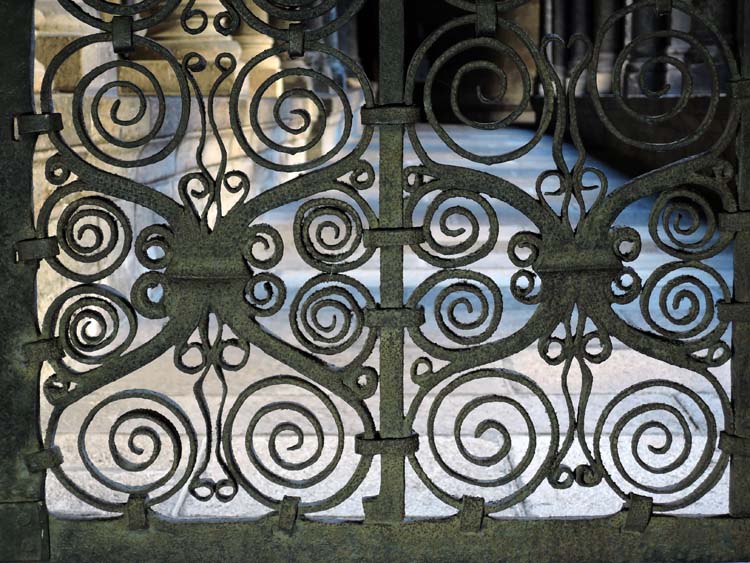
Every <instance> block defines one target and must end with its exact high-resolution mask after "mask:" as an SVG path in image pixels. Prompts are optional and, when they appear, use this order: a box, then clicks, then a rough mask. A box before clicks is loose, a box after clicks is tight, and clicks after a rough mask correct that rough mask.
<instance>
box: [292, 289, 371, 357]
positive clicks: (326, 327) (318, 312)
mask: <svg viewBox="0 0 750 563" xmlns="http://www.w3.org/2000/svg"><path fill="white" fill-rule="evenodd" d="M373 306H374V301H373V299H372V296H371V295H370V292H369V291H368V290H367V288H366V287H365V286H364V285H363V284H361V283H360V282H358V281H357V280H355V279H353V278H349V277H347V276H343V275H320V276H316V277H314V278H313V279H311V280H309V281H308V282H307V283H306V284H305V285H303V286H302V287H301V288H300V289H299V291H298V292H297V295H296V297H295V298H294V301H293V302H292V305H291V309H290V312H289V322H290V324H291V327H292V331H293V333H294V335H295V337H296V338H297V340H298V341H299V343H300V344H302V345H303V346H304V347H305V348H307V349H308V350H310V351H311V352H314V353H316V354H325V355H334V354H340V353H342V352H344V351H346V350H348V349H349V348H351V347H352V346H354V345H355V343H357V341H359V339H360V337H361V336H362V334H363V332H364V331H365V326H364V311H365V308H366V307H373ZM368 332H370V336H369V337H368V339H369V340H371V339H372V337H373V336H374V333H372V331H368Z"/></svg>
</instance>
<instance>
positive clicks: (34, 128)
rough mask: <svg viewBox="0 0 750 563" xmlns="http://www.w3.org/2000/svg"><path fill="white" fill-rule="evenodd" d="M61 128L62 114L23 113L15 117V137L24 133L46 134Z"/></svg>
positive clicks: (18, 137)
mask: <svg viewBox="0 0 750 563" xmlns="http://www.w3.org/2000/svg"><path fill="white" fill-rule="evenodd" d="M62 130H63V120H62V115H61V114H59V113H24V114H21V115H17V116H16V119H15V138H16V139H17V140H18V139H20V138H21V137H25V136H26V135H46V134H49V133H52V132H54V131H62Z"/></svg>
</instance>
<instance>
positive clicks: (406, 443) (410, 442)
mask: <svg viewBox="0 0 750 563" xmlns="http://www.w3.org/2000/svg"><path fill="white" fill-rule="evenodd" d="M418 450H419V434H416V433H412V435H411V436H407V437H405V438H381V437H380V436H379V435H378V436H377V437H375V438H371V439H367V438H365V437H364V435H363V434H358V435H357V436H355V438H354V451H355V452H356V453H357V454H358V455H382V454H401V455H404V456H407V455H411V454H413V453H416V452H417V451H418Z"/></svg>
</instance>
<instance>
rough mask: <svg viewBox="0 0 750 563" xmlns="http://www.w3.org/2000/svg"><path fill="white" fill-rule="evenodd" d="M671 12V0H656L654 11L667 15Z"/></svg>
mask: <svg viewBox="0 0 750 563" xmlns="http://www.w3.org/2000/svg"><path fill="white" fill-rule="evenodd" d="M671 12H672V0H656V13H657V14H659V15H660V16H667V15H669V14H670V13H671Z"/></svg>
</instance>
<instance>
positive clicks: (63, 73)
mask: <svg viewBox="0 0 750 563" xmlns="http://www.w3.org/2000/svg"><path fill="white" fill-rule="evenodd" d="M77 3H78V4H81V5H82V3H81V1H80V0H78V2H77ZM36 7H37V10H38V12H39V13H40V17H39V20H38V23H37V33H36V58H37V60H38V61H39V62H40V63H41V64H42V65H44V66H45V67H47V66H49V63H50V61H51V60H52V59H53V58H54V56H55V55H57V54H58V53H59V52H60V51H61V50H62V49H63V48H64V47H66V46H67V45H68V44H69V43H72V42H73V41H75V40H76V39H78V38H80V37H83V36H85V35H91V34H92V33H98V32H99V30H98V29H94V28H93V27H90V26H89V25H87V24H85V23H84V22H82V21H80V20H79V19H77V18H75V17H73V16H72V15H71V14H70V13H68V12H67V11H66V10H65V8H63V7H62V6H60V4H59V3H58V2H57V0H36ZM89 11H90V10H89ZM107 49H108V46H107V45H104V44H99V45H91V46H90V47H86V48H85V49H82V50H79V51H76V52H75V53H74V54H73V55H72V56H71V57H69V58H68V59H67V60H66V61H65V63H64V64H63V65H62V67H60V69H59V70H58V71H57V73H56V75H55V90H56V91H59V92H73V91H75V88H76V86H77V85H78V83H79V81H80V80H81V77H82V76H84V75H85V74H86V73H88V72H89V71H91V70H93V69H94V68H96V67H97V66H99V65H100V64H102V62H103V61H105V60H106V57H107V54H106V53H107ZM109 50H110V51H111V49H109Z"/></svg>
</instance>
